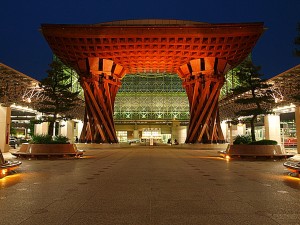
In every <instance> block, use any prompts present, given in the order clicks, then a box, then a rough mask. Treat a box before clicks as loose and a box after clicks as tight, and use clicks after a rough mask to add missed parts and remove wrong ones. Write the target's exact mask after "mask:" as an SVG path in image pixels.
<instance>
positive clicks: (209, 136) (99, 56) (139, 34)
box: [41, 19, 264, 143]
mask: <svg viewBox="0 0 300 225" xmlns="http://www.w3.org/2000/svg"><path fill="white" fill-rule="evenodd" d="M41 31H42V33H43V35H44V37H45V38H46V40H47V42H48V43H49V46H50V47H51V49H52V51H53V53H54V54H55V55H56V56H57V57H58V58H59V59H60V60H62V62H64V63H65V64H66V65H68V66H70V67H72V68H74V69H75V70H76V71H77V73H78V74H79V76H80V84H81V86H82V88H83V89H84V96H85V104H86V105H85V117H84V118H85V120H84V127H83V131H82V134H81V137H80V139H81V140H85V141H89V140H90V141H95V142H107V143H116V142H118V139H117V137H116V132H115V127H114V121H113V115H114V103H115V97H116V94H117V92H118V90H119V87H120V86H121V80H122V79H123V77H124V76H125V75H126V74H131V75H134V74H143V73H145V74H147V73H148V74H149V73H151V74H158V75H159V74H176V73H177V74H178V76H179V77H180V78H181V80H182V85H183V87H184V88H185V90H186V93H187V96H188V101H189V109H190V120H189V128H188V134H187V139H186V143H197V142H223V141H224V137H223V134H222V131H221V127H220V121H219V110H218V98H219V94H220V89H221V87H222V85H223V84H224V80H225V78H224V74H225V73H226V72H227V71H228V70H229V69H231V68H233V67H235V66H237V65H238V64H239V63H241V62H242V61H243V60H244V59H245V58H246V57H247V56H248V55H249V54H250V52H251V51H252V49H253V47H254V46H255V44H256V42H257V40H258V39H259V37H260V36H261V34H262V33H263V31H264V27H263V23H230V24H209V23H202V22H194V21H185V20H159V19H157V20H125V21H114V22H107V23H100V24H93V25H57V24H42V26H41Z"/></svg>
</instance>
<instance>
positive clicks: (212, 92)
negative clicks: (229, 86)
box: [178, 57, 230, 143]
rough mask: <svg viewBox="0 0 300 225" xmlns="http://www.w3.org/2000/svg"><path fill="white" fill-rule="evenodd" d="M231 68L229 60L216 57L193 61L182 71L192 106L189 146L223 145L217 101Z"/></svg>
mask: <svg viewBox="0 0 300 225" xmlns="http://www.w3.org/2000/svg"><path fill="white" fill-rule="evenodd" d="M229 68H230V67H229V65H228V64H227V61H226V60H220V59H218V58H215V57H206V58H201V59H194V60H191V61H190V62H189V63H187V64H184V65H182V66H181V67H180V68H179V70H178V74H179V77H180V78H181V79H182V82H183V87H184V88H185V90H186V93H187V96H188V99H189V104H190V123H189V128H188V133H187V139H186V143H197V142H202V143H212V142H224V136H223V133H222V130H221V126H220V119H219V109H218V99H219V95H220V90H221V88H222V86H223V84H224V73H226V71H227V70H228V69H229Z"/></svg>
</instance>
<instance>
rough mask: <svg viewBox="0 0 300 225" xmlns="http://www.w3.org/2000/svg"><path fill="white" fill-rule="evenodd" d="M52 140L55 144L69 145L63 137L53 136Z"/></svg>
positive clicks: (67, 140)
mask: <svg viewBox="0 0 300 225" xmlns="http://www.w3.org/2000/svg"><path fill="white" fill-rule="evenodd" d="M53 139H54V142H55V144H68V143H69V139H68V138H67V137H66V136H63V135H58V136H55V137H54V138H53Z"/></svg>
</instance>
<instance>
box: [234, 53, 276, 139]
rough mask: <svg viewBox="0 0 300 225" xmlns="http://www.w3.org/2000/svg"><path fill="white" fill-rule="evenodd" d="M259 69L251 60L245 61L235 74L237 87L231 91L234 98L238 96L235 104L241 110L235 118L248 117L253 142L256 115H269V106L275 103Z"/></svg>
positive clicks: (269, 85) (268, 85) (236, 113)
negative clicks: (237, 82) (239, 105)
mask: <svg viewBox="0 0 300 225" xmlns="http://www.w3.org/2000/svg"><path fill="white" fill-rule="evenodd" d="M260 69H261V68H260V67H259V66H255V65H254V64H253V63H252V61H251V59H250V58H248V59H246V60H245V61H244V62H243V63H242V64H241V65H240V66H239V70H238V71H237V72H236V76H237V78H238V80H239V86H237V87H236V88H234V89H232V91H233V94H234V95H235V96H239V97H238V98H237V99H236V100H235V103H237V104H241V105H242V109H241V110H239V111H237V112H235V115H236V116H245V117H248V116H250V117H251V118H250V125H251V138H252V141H255V122H256V120H257V116H258V115H266V114H269V113H271V110H270V109H271V107H270V106H271V104H273V103H275V101H274V98H273V97H272V96H271V93H272V92H271V90H270V87H271V86H272V85H271V84H267V83H266V81H265V80H263V79H261V77H262V76H263V75H262V74H260V73H259V70H260Z"/></svg>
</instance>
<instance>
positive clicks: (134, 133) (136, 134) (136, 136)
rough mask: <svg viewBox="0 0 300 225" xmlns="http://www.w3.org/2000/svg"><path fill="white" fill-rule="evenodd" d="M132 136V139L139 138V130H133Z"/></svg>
mask: <svg viewBox="0 0 300 225" xmlns="http://www.w3.org/2000/svg"><path fill="white" fill-rule="evenodd" d="M133 138H134V139H139V138H140V137H139V130H133Z"/></svg>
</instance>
